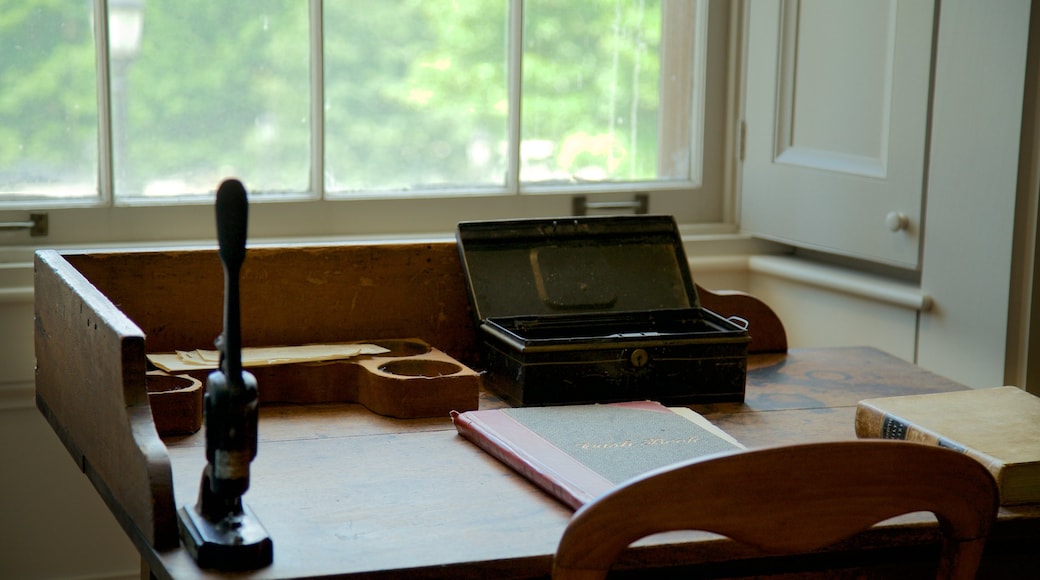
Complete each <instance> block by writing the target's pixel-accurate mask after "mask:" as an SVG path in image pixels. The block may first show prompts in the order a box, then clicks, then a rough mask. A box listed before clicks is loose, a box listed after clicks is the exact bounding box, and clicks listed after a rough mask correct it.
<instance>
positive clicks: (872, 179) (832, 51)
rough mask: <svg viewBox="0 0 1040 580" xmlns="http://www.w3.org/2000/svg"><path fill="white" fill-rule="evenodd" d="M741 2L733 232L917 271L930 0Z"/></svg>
mask: <svg viewBox="0 0 1040 580" xmlns="http://www.w3.org/2000/svg"><path fill="white" fill-rule="evenodd" d="M748 5H749V24H748V49H747V85H746V93H745V94H746V101H745V123H746V125H745V127H744V131H745V142H744V148H745V151H744V166H743V175H742V181H743V185H742V194H741V200H742V201H741V226H742V229H743V230H744V231H747V232H750V233H753V234H756V235H760V236H762V237H767V238H771V239H776V240H780V241H783V242H787V243H790V244H794V245H797V246H802V247H809V248H813V249H819V250H824V251H828V252H834V253H839V254H843V255H849V256H854V257H857V258H863V259H867V260H873V261H877V262H883V263H888V264H892V265H896V266H900V267H904V268H916V267H917V265H918V256H919V246H920V238H921V231H920V225H921V223H922V191H923V188H924V176H925V159H926V157H925V151H926V132H927V119H928V98H929V84H930V70H931V51H932V33H933V11H934V3H933V2H932V1H927V0H887V1H871V2H863V1H861V0H842V1H837V0H777V1H769V2H763V1H759V0H756V1H754V2H749V4H748Z"/></svg>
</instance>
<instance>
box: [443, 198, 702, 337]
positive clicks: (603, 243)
mask: <svg viewBox="0 0 1040 580" xmlns="http://www.w3.org/2000/svg"><path fill="white" fill-rule="evenodd" d="M456 239H457V241H458V246H459V252H460V254H461V257H462V267H463V270H464V271H465V275H466V284H467V286H468V289H469V292H470V299H471V302H472V305H473V308H474V310H475V312H474V314H475V316H476V318H477V320H481V321H483V320H486V319H490V318H504V317H512V316H529V315H543V316H551V315H561V314H569V315H573V314H581V313H617V312H628V311H641V310H659V309H675V308H692V307H698V306H700V303H699V300H698V298H697V290H696V286H694V283H693V278H692V277H691V276H690V269H689V265H688V263H687V261H686V253H685V252H684V251H683V247H682V240H681V239H680V237H679V229H678V226H677V225H676V223H675V219H674V218H672V217H671V216H651V215H636V216H595V217H569V218H554V219H553V218H546V219H516V220H492V221H472V222H460V223H459V224H458V227H457V229H456Z"/></svg>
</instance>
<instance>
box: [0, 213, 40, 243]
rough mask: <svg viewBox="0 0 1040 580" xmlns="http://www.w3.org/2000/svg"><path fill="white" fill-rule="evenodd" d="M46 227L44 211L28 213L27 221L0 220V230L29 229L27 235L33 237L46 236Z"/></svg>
mask: <svg viewBox="0 0 1040 580" xmlns="http://www.w3.org/2000/svg"><path fill="white" fill-rule="evenodd" d="M48 229H49V227H48V220H47V214H45V213H33V214H29V221H24V222H0V230H29V235H30V236H32V237H34V238H35V237H38V236H46V235H47V233H48Z"/></svg>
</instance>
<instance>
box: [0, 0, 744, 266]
mask: <svg viewBox="0 0 1040 580" xmlns="http://www.w3.org/2000/svg"><path fill="white" fill-rule="evenodd" d="M309 1H310V17H311V22H312V33H311V49H310V50H311V69H312V70H311V78H312V86H311V90H312V91H313V93H312V102H311V107H310V110H311V115H312V119H311V125H312V136H311V146H312V167H311V175H310V191H309V192H308V195H307V196H306V197H301V196H300V195H292V196H289V195H287V196H285V197H284V198H277V197H276V198H273V199H272V196H270V195H269V194H267V193H265V196H264V198H265V200H264V202H262V203H253V204H252V205H251V219H250V237H251V239H270V240H275V241H277V240H287V239H299V238H306V239H321V238H339V237H343V236H362V237H377V238H379V237H392V238H414V237H420V238H426V237H431V236H433V237H441V236H443V235H445V234H450V233H451V232H452V230H453V229H454V225H455V224H456V223H457V222H458V221H461V220H470V219H496V218H507V217H509V218H512V217H536V216H538V217H542V216H550V215H571V214H572V197H573V195H585V196H587V197H588V199H589V200H590V201H614V202H616V201H626V200H630V199H632V197H633V195H634V194H638V193H648V194H649V195H650V207H649V211H650V212H651V213H664V214H671V215H675V216H676V218H677V220H678V221H679V222H680V223H682V224H689V225H691V227H692V228H693V229H695V230H697V231H706V232H709V233H729V232H734V231H736V219H735V213H736V212H735V209H734V208H735V197H736V196H735V195H734V189H735V188H734V184H735V182H736V181H737V178H736V171H735V166H736V165H737V164H736V162H735V161H734V158H735V151H736V146H735V142H736V139H735V133H736V127H737V125H738V123H737V122H736V121H735V120H734V119H736V118H737V117H738V115H739V111H735V110H734V107H733V106H732V103H733V102H734V99H735V98H736V95H735V92H734V91H735V90H736V88H738V87H736V88H735V85H738V84H739V83H734V81H733V78H734V75H737V74H739V68H740V67H734V66H733V63H734V60H735V57H736V56H737V55H738V54H739V53H740V52H741V51H740V49H739V42H736V41H735V40H734V39H735V38H738V37H739V34H738V33H737V32H736V31H738V30H739V27H740V26H741V24H742V22H741V20H742V16H741V14H742V12H743V11H742V9H741V6H740V4H739V3H734V4H732V5H730V4H729V3H727V2H721V1H719V0H716V2H710V3H709V0H694V1H693V2H690V1H688V0H664V1H665V6H664V8H663V10H664V11H665V12H666V13H668V14H669V17H670V18H665V21H666V23H667V22H668V21H670V19H674V18H675V16H673V14H677V13H678V12H683V11H688V10H693V11H695V12H699V14H698V17H697V20H696V21H697V22H698V23H699V24H698V26H699V30H698V31H697V34H696V35H695V37H694V39H693V42H690V40H689V39H686V38H681V37H678V36H677V35H675V34H672V35H669V36H667V37H666V40H663V42H662V44H663V46H662V61H663V62H662V69H664V67H666V66H668V67H679V68H682V69H683V70H687V71H689V72H690V74H693V75H695V76H694V78H695V79H703V82H704V83H705V86H706V87H707V91H696V92H695V95H694V97H693V100H692V102H688V101H686V100H684V98H682V97H681V96H672V97H673V98H663V99H662V108H664V107H670V108H672V109H673V110H674V109H676V108H680V107H690V110H692V111H695V114H693V115H691V116H690V119H689V122H688V123H686V124H685V126H684V129H687V130H689V131H690V132H691V134H692V135H694V139H696V140H698V141H700V143H701V146H700V148H701V151H702V155H699V156H697V155H694V156H693V157H694V159H692V161H691V162H692V164H693V167H692V168H693V172H692V175H693V177H694V179H692V180H690V181H679V182H676V181H668V182H663V181H662V182H638V183H617V182H612V183H602V184H582V185H540V184H523V185H522V184H520V183H519V182H518V180H517V178H516V176H517V175H518V170H519V146H518V138H519V131H520V128H519V115H518V114H517V113H518V112H519V107H520V103H519V99H518V98H516V97H515V95H519V91H520V74H519V73H520V66H521V63H520V50H519V48H520V46H521V44H520V43H521V23H522V19H521V18H520V16H521V14H522V9H523V2H522V0H510V8H509V9H510V22H511V26H510V44H511V46H510V61H509V66H510V95H511V98H510V103H511V104H510V106H511V107H512V109H513V110H512V111H511V115H510V118H511V125H510V129H509V131H510V142H511V144H512V146H511V147H512V154H511V161H510V167H509V173H510V176H511V177H510V180H509V183H507V185H506V187H505V188H498V189H495V190H461V191H460V190H454V191H452V190H441V191H436V192H434V193H432V194H427V195H424V196H423V197H414V193H408V192H400V193H397V192H386V191H379V192H371V193H368V194H365V193H362V194H356V195H355V194H351V196H350V198H349V199H343V198H339V199H328V198H327V196H326V192H325V185H324V178H323V172H324V167H323V157H324V136H323V131H324V110H323V109H324V103H323V100H324V99H323V92H322V83H323V78H322V74H321V73H322V70H323V60H322V59H323V55H322V45H323V39H322V26H321V19H322V8H323V0H309ZM709 4H710V5H709ZM94 9H95V19H94V20H95V23H96V24H95V28H96V52H97V55H98V56H97V71H98V72H97V74H98V85H99V87H98V96H99V103H98V107H99V111H98V116H99V133H100V134H99V157H100V161H99V184H98V185H99V191H100V200H98V199H97V198H91V199H90V200H88V201H68V200H58V201H53V202H46V201H35V202H30V204H31V207H30V206H29V205H27V206H23V207H17V208H16V207H12V206H0V221H9V220H24V219H25V217H26V213H27V211H28V210H32V211H43V212H46V213H47V214H48V218H49V219H48V221H49V230H50V233H49V234H48V236H47V237H46V238H38V239H29V238H28V235H27V234H24V233H23V234H21V236H20V237H18V238H17V239H15V238H13V237H12V236H11V235H9V233H8V232H0V246H3V245H7V244H15V245H24V244H31V245H36V246H40V245H48V246H63V245H73V244H74V245H82V244H86V245H99V244H116V245H127V244H141V243H144V244H149V243H155V242H167V241H169V242H180V241H198V242H202V243H206V242H209V241H210V240H212V237H213V214H212V206H211V204H212V202H211V201H210V200H207V199H204V198H200V197H197V196H194V197H186V198H172V199H163V200H161V201H154V200H142V199H141V198H136V199H135V198H131V199H126V200H124V199H115V197H114V196H113V186H114V180H113V164H112V153H113V151H112V146H113V135H112V119H111V115H110V111H111V110H112V109H111V95H110V83H109V74H110V70H109V59H108V54H107V47H108V30H107V22H108V19H107V7H106V5H105V2H103V1H100V0H96V1H95V3H94ZM709 10H710V11H711V14H710V16H709V18H710V19H711V20H710V21H709V19H708V18H704V17H703V16H704V15H705V14H708V13H709ZM676 11H678V12H676ZM709 22H710V30H709ZM718 33H724V34H722V35H721V37H718V36H716V37H715V38H716V40H714V41H713V40H712V38H711V37H712V36H714V35H717V34H718ZM718 38H721V39H722V40H721V41H720V40H718ZM709 42H711V45H710V46H709ZM694 43H699V46H698V47H697V50H694V51H693V56H694V58H693V59H691V58H690V48H692V46H691V45H693V44H694ZM720 53H721V54H720ZM677 70H678V69H677ZM695 82H696V81H695ZM712 119H715V121H714V122H713V121H712ZM677 134H678V135H679V136H678V137H677V136H676V135H677ZM681 135H682V131H677V132H672V133H668V132H662V137H661V139H662V144H663V146H668V145H667V143H668V140H669V139H671V143H674V142H675V141H676V140H677V139H681ZM709 157H710V158H712V159H714V161H712V162H708V163H706V162H705V159H708V158H709ZM702 176H703V178H702ZM240 177H242V178H243V179H244V180H247V179H248V176H240ZM247 185H248V183H247ZM214 187H216V184H214ZM268 200H270V201H268Z"/></svg>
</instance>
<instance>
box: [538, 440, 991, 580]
mask: <svg viewBox="0 0 1040 580" xmlns="http://www.w3.org/2000/svg"><path fill="white" fill-rule="evenodd" d="M998 505H999V501H998V492H997V486H996V483H995V481H994V479H993V476H992V475H990V473H989V472H988V471H987V470H986V469H985V468H984V467H983V466H982V465H981V464H980V463H979V462H977V461H975V460H973V459H971V458H969V457H967V456H965V455H963V454H961V453H957V452H955V451H951V450H949V449H944V448H939V447H931V446H927V445H923V444H916V443H908V442H902V441H885V440H855V441H843V442H831V443H813V444H804V445H793V446H783V447H770V448H764V449H758V450H751V451H739V452H734V453H726V454H722V455H715V456H708V457H705V458H699V459H695V460H691V461H689V462H684V463H680V464H676V465H674V466H670V467H665V468H662V469H659V470H656V471H653V472H650V473H648V474H645V475H643V476H640V477H637V478H635V479H632V480H630V481H628V482H626V483H623V484H621V485H620V486H618V487H617V488H615V489H614V490H612V491H611V492H609V493H607V494H606V495H604V496H602V497H600V498H598V499H596V500H595V501H593V502H591V503H589V504H586V505H585V506H583V507H582V508H581V509H579V510H578V511H577V512H576V513H575V514H574V517H573V518H572V519H571V521H570V523H569V525H568V526H567V528H566V530H565V531H564V534H563V538H562V539H561V541H560V543H559V546H558V548H557V552H556V557H555V559H554V562H553V578H555V579H557V580H577V579H581V580H589V579H593V578H595V579H599V578H605V577H606V573H607V570H608V569H609V568H610V566H611V564H612V563H613V562H614V561H615V560H616V559H617V558H618V556H619V555H620V554H621V552H622V551H624V550H625V548H626V547H628V546H629V544H631V543H632V542H634V541H636V540H638V539H641V538H644V537H646V536H649V535H652V534H655V533H659V532H667V531H675V530H703V531H708V532H714V533H717V534H722V535H724V536H727V537H729V538H731V539H733V540H735V541H737V542H740V543H742V544H745V545H749V546H752V547H754V548H757V549H760V550H762V551H763V552H767V553H774V554H777V553H780V554H784V553H786V554H794V553H803V552H809V551H814V550H818V549H820V548H824V547H827V546H830V545H832V544H835V543H837V542H839V541H841V540H843V539H846V538H848V537H850V536H852V535H854V534H856V533H857V532H860V531H862V530H865V529H867V528H869V527H871V526H872V525H874V524H876V523H878V522H880V521H882V520H885V519H888V518H891V517H895V516H897V515H901V514H905V513H910V512H917V511H928V512H933V513H934V514H935V515H936V517H937V518H938V521H939V523H940V527H941V530H942V533H943V550H942V556H941V560H940V563H939V573H938V577H940V578H973V577H974V575H975V571H976V569H977V568H978V565H979V562H980V560H981V557H982V549H983V545H984V543H985V539H986V536H987V534H988V533H989V529H990V526H991V524H992V522H993V521H994V519H995V518H996V512H997V509H998Z"/></svg>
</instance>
